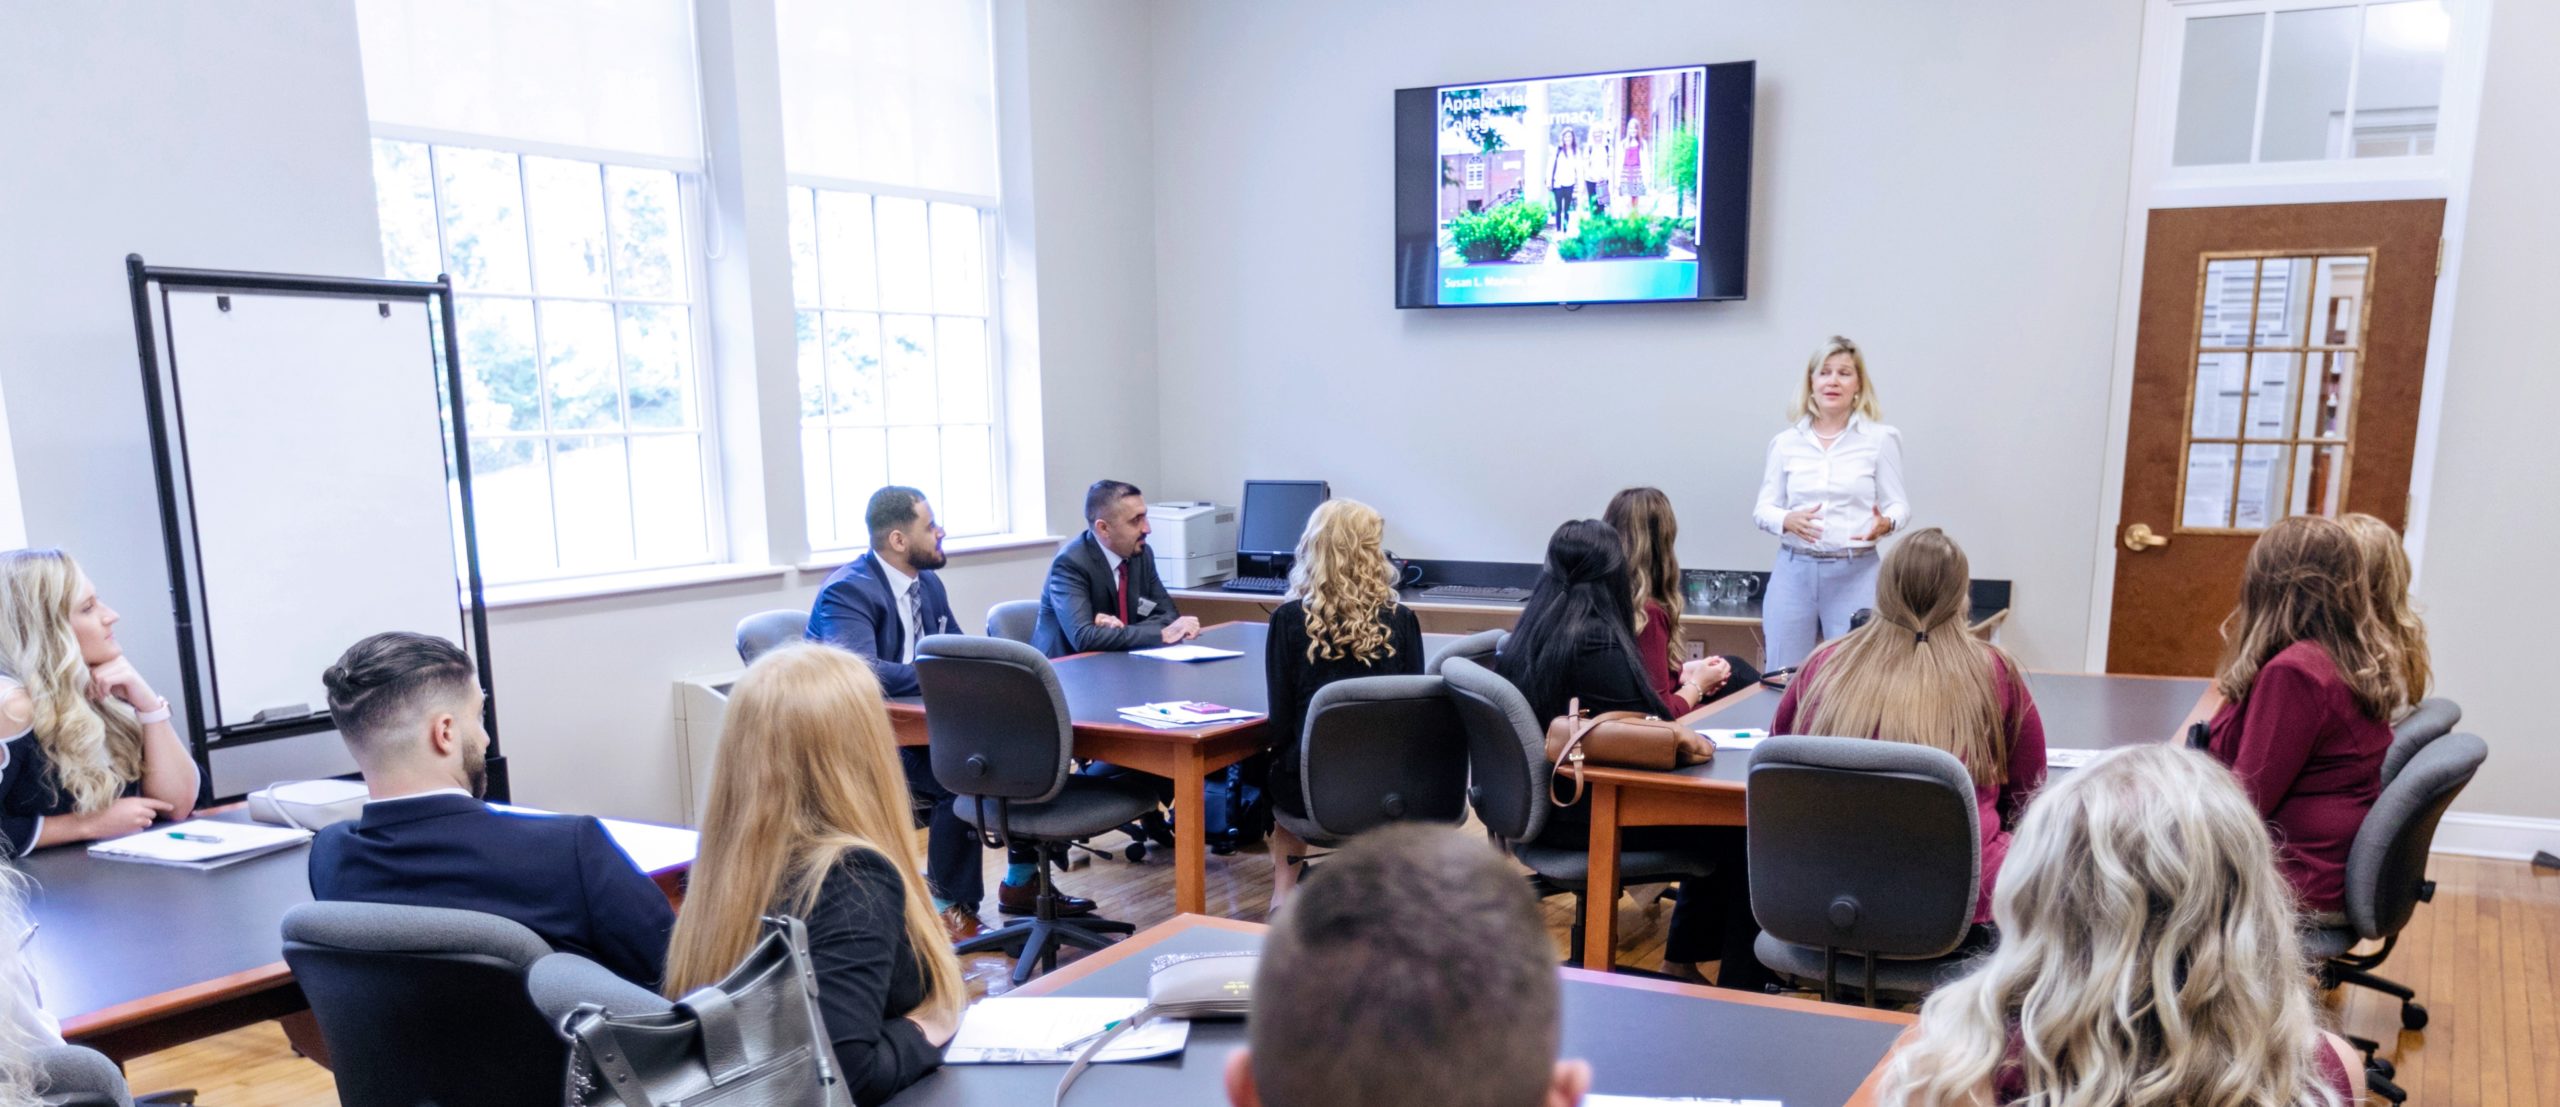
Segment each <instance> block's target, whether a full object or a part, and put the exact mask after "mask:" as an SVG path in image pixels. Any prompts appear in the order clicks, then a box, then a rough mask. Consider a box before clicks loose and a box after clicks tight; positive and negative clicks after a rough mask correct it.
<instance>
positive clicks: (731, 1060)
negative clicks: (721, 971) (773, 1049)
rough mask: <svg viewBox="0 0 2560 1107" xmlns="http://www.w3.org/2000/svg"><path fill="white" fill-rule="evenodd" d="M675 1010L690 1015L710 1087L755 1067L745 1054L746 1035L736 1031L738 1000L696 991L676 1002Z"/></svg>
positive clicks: (715, 991)
mask: <svg viewBox="0 0 2560 1107" xmlns="http://www.w3.org/2000/svg"><path fill="white" fill-rule="evenodd" d="M676 1007H677V1009H678V1010H681V1011H684V1012H686V1013H688V1014H690V1015H692V1016H693V1021H694V1026H695V1027H696V1028H697V1031H698V1032H699V1033H700V1034H701V1035H702V1067H703V1068H705V1069H707V1070H709V1071H710V1073H711V1083H712V1086H714V1087H718V1086H720V1085H722V1084H726V1083H728V1082H730V1081H732V1080H736V1079H737V1078H739V1077H740V1076H743V1075H745V1074H746V1072H747V1070H748V1069H751V1068H754V1067H755V1063H754V1060H753V1058H751V1057H749V1056H748V1055H747V1038H746V1035H745V1034H744V1033H743V1032H741V1031H740V1030H739V1029H738V1001H736V1000H733V999H730V998H729V993H727V992H724V991H721V990H720V989H718V988H696V989H694V990H693V992H692V993H691V994H688V995H686V996H685V997H684V998H683V999H680V1000H677V1001H676Z"/></svg>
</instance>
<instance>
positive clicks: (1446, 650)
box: [1422, 627, 1511, 676]
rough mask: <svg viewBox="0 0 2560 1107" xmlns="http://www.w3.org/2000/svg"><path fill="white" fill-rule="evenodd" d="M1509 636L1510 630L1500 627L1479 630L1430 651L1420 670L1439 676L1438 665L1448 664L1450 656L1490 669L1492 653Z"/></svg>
mask: <svg viewBox="0 0 2560 1107" xmlns="http://www.w3.org/2000/svg"><path fill="white" fill-rule="evenodd" d="M1510 636H1511V632H1510V631H1507V630H1504V629H1502V628H1500V627H1495V628H1494V629H1492V630H1479V631H1477V632H1475V633H1474V634H1470V635H1468V636H1466V637H1464V638H1461V639H1458V640H1457V641H1455V642H1451V643H1449V644H1448V645H1445V646H1442V647H1440V648H1439V649H1437V650H1434V651H1432V654H1431V660H1430V661H1429V662H1426V663H1425V664H1424V665H1423V666H1422V671H1423V672H1424V673H1426V674H1428V675H1431V676H1439V675H1440V666H1442V665H1445V664H1448V662H1449V659H1450V658H1452V657H1463V658H1466V659H1467V660H1469V661H1473V662H1475V663H1476V664H1478V665H1482V666H1484V667H1485V668H1488V669H1490V668H1492V667H1493V655H1494V653H1495V652H1496V650H1497V649H1498V648H1499V647H1500V646H1501V644H1502V640H1503V639H1504V638H1508V637H1510Z"/></svg>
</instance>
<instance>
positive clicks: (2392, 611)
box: [2338, 511, 2435, 710]
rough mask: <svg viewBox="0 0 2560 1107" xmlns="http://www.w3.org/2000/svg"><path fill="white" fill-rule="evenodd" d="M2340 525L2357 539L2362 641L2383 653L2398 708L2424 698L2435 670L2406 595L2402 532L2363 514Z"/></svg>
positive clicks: (2419, 622) (2406, 554) (2424, 634)
mask: <svg viewBox="0 0 2560 1107" xmlns="http://www.w3.org/2000/svg"><path fill="white" fill-rule="evenodd" d="M2338 525H2340V526H2343V527H2345V528H2347V537H2349V538H2352V539H2354V540H2355V544H2356V555H2357V556H2358V557H2359V558H2361V559H2362V560H2363V561H2364V584H2365V612H2364V614H2365V620H2366V631H2365V636H2366V638H2368V639H2369V640H2370V641H2372V642H2373V643H2374V645H2375V646H2376V647H2377V648H2379V649H2380V650H2381V651H2382V654H2383V669H2384V671H2385V672H2386V673H2388V674H2389V675H2390V676H2391V677H2392V678H2393V679H2394V680H2396V681H2397V682H2398V684H2399V688H2398V691H2397V697H2398V699H2399V701H2400V702H2399V703H2398V704H2397V705H2396V707H2395V710H2396V709H2397V708H2398V707H2407V706H2409V705H2410V704H2414V703H2416V702H2418V701H2419V700H2422V699H2425V698H2427V692H2428V691H2429V690H2430V686H2431V685H2433V684H2434V683H2435V666H2434V665H2433V663H2432V662H2430V661H2429V659H2428V656H2427V621H2426V620H2425V619H2424V618H2421V617H2420V616H2419V614H2418V604H2417V600H2416V599H2415V598H2414V597H2412V596H2411V595H2410V594H2409V578H2410V575H2411V574H2410V571H2409V551H2408V550H2407V549H2406V548H2405V547H2403V546H2402V545H2401V544H2400V532H2399V531H2396V530H2393V529H2391V524H2389V523H2386V522H2383V521H2382V520H2380V519H2377V518H2374V517H2373V516H2371V515H2367V514H2365V513H2363V512H2361V511H2357V512H2350V513H2348V514H2346V515H2343V516H2340V517H2339V519H2338Z"/></svg>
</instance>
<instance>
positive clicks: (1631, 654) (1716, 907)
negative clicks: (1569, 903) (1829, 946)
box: [1494, 519, 1775, 991]
mask: <svg viewBox="0 0 2560 1107" xmlns="http://www.w3.org/2000/svg"><path fill="white" fill-rule="evenodd" d="M1634 626H1635V584H1634V582H1633V580H1632V579H1631V578H1630V576H1629V575H1628V571H1627V554H1626V548H1625V546H1624V545H1623V544H1622V543H1621V541H1620V539H1619V537H1618V532H1617V530H1616V529H1614V528H1612V527H1611V526H1609V524H1607V523H1603V522H1601V521H1599V520H1597V519H1577V520H1574V521H1573V522H1570V523H1566V524H1565V525H1563V526H1560V527H1557V528H1556V532H1555V535H1554V536H1553V537H1551V538H1549V539H1548V540H1547V559H1546V564H1545V565H1544V566H1543V567H1542V568H1541V569H1540V570H1539V573H1538V584H1537V587H1536V588H1535V589H1534V590H1532V591H1531V592H1530V593H1529V603H1528V606H1527V607H1526V608H1524V609H1522V611H1521V612H1520V622H1519V624H1518V625H1517V626H1515V627H1514V628H1513V629H1512V632H1511V638H1510V640H1509V641H1508V642H1507V643H1505V644H1504V646H1503V648H1502V655H1501V656H1500V657H1499V658H1498V659H1497V660H1496V662H1495V666H1494V667H1495V671H1497V672H1499V673H1501V674H1502V676H1503V679H1505V680H1508V681H1510V682H1511V683H1512V685H1513V686H1514V687H1516V688H1518V689H1520V694H1521V696H1522V697H1523V698H1525V699H1527V700H1528V701H1529V709H1530V711H1531V712H1533V713H1534V714H1535V715H1536V717H1537V718H1538V719H1539V720H1540V721H1541V722H1544V721H1547V720H1550V719H1553V718H1555V717H1556V716H1558V715H1562V714H1565V712H1566V709H1567V708H1568V706H1579V707H1580V708H1581V709H1582V710H1583V711H1586V712H1589V713H1591V714H1595V715H1596V714H1599V713H1601V712H1605V711H1635V712H1640V713H1642V714H1646V715H1653V716H1657V717H1661V718H1671V717H1672V713H1671V709H1670V707H1669V705H1667V704H1665V703H1663V702H1662V698H1661V697H1660V696H1657V695H1655V694H1654V692H1653V681H1652V678H1651V677H1650V676H1649V675H1648V674H1647V672H1646V667H1645V664H1644V661H1643V655H1641V654H1640V653H1638V652H1637V650H1636V642H1635V634H1634V631H1633V628H1634ZM1700 741H1701V742H1702V743H1703V741H1704V740H1703V739H1700ZM1590 832H1591V812H1590V809H1589V808H1588V807H1587V806H1585V805H1583V804H1579V803H1577V804H1575V805H1573V806H1570V807H1560V808H1558V809H1556V811H1555V814H1554V816H1553V817H1551V818H1550V819H1548V820H1547V829H1546V832H1545V833H1544V834H1542V835H1541V836H1540V837H1539V839H1538V844H1539V845H1542V846H1553V847H1559V848H1566V849H1578V848H1583V847H1585V846H1587V845H1589V843H1590ZM1620 841H1621V842H1623V843H1624V844H1625V847H1626V848H1628V849H1676V850H1683V851H1688V852H1692V853H1696V854H1698V855H1701V856H1703V857H1707V858H1710V859H1712V860H1713V861H1714V862H1715V871H1714V872H1713V873H1712V874H1710V875H1708V876H1707V877H1705V878H1703V879H1689V880H1683V881H1681V882H1680V903H1679V906H1678V907H1677V908H1676V909H1674V910H1673V911H1672V913H1671V933H1670V936H1669V937H1668V938H1667V939H1666V940H1665V941H1664V943H1663V950H1662V957H1663V960H1664V962H1665V963H1666V966H1667V968H1668V971H1670V972H1672V973H1674V974H1675V975H1682V976H1686V977H1689V978H1691V979H1700V978H1701V977H1700V976H1699V974H1698V970H1697V969H1696V967H1695V966H1696V963H1697V962H1701V961H1708V960H1721V961H1722V962H1723V968H1722V969H1721V970H1719V973H1718V976H1717V983H1719V984H1722V985H1723V986H1725V987H1728V988H1741V989H1745V990H1749V991H1760V990H1762V988H1763V987H1764V986H1765V985H1767V984H1768V983H1770V982H1771V981H1773V980H1774V979H1775V977H1774V976H1772V975H1771V974H1770V972H1769V971H1768V970H1767V969H1766V968H1763V967H1762V966H1761V964H1760V961H1759V959H1758V958H1757V957H1756V956H1754V955H1753V954H1752V952H1751V943H1752V942H1753V941H1754V940H1755V939H1757V938H1758V937H1759V936H1760V927H1759V924H1758V923H1757V922H1755V921H1754V920H1753V919H1752V917H1751V891H1750V890H1751V884H1750V878H1749V876H1748V874H1747V873H1746V871H1745V870H1744V868H1743V848H1742V843H1743V838H1742V831H1741V829H1740V828H1737V827H1639V828H1634V829H1631V830H1628V831H1627V832H1625V833H1624V834H1622V835H1621V836H1620ZM1589 894H1591V895H1595V896H1606V895H1616V894H1617V890H1616V889H1613V888H1594V889H1591V890H1590V892H1589Z"/></svg>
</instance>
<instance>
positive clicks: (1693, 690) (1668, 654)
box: [1600, 488, 1760, 715]
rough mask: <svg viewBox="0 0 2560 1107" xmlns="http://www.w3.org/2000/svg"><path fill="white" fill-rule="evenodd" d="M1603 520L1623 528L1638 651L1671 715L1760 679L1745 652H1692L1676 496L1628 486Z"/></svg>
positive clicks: (1620, 535)
mask: <svg viewBox="0 0 2560 1107" xmlns="http://www.w3.org/2000/svg"><path fill="white" fill-rule="evenodd" d="M1600 521H1601V522H1604V523H1607V524H1609V526H1610V528H1611V529H1614V530H1616V531H1617V532H1618V541H1620V542H1622V543H1625V544H1626V547H1627V575H1628V577H1629V579H1630V580H1632V581H1633V582H1634V584H1635V589H1636V598H1635V618H1636V625H1635V635H1636V653H1638V654H1639V655H1641V656H1642V657H1643V658H1644V666H1645V672H1646V674H1647V675H1649V676H1650V677H1652V679H1653V694H1654V695H1657V696H1660V697H1662V705H1663V706H1664V707H1665V708H1667V709H1669V710H1670V712H1671V714H1673V715H1686V714H1688V713H1689V712H1691V711H1694V710H1696V709H1697V708H1698V707H1699V706H1701V705H1703V704H1708V703H1713V702H1715V701H1717V700H1720V699H1723V698H1725V697H1726V696H1730V695H1732V694H1734V693H1736V692H1739V691H1741V690H1743V689H1745V688H1748V687H1751V686H1752V685H1753V684H1754V683H1756V682H1758V681H1759V679H1760V673H1759V671H1758V670H1756V669H1753V668H1752V667H1751V666H1750V664H1749V663H1747V662H1745V661H1743V660H1742V659H1741V658H1739V657H1734V656H1731V655H1721V656H1720V655H1715V654H1710V655H1708V656H1705V657H1700V658H1697V659H1695V660H1692V659H1690V657H1689V644H1688V640H1687V637H1686V636H1685V635H1684V634H1683V633H1682V632H1681V629H1680V612H1681V610H1682V609H1684V608H1686V607H1687V606H1688V602H1687V601H1686V600H1685V599H1683V598H1682V596H1681V594H1680V582H1681V576H1680V555H1679V553H1678V552H1677V550H1676V549H1675V547H1676V546H1677V545H1678V544H1679V541H1680V520H1679V519H1678V518H1677V517H1675V516H1673V515H1672V514H1671V497H1669V496H1665V495H1663V494H1662V490H1661V489H1659V488H1629V489H1626V490H1624V491H1621V492H1619V493H1618V494H1617V495H1615V496H1611V497H1609V506H1608V508H1607V509H1606V510H1605V511H1602V512H1601V514H1600Z"/></svg>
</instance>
